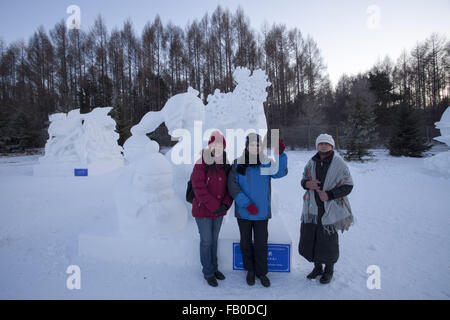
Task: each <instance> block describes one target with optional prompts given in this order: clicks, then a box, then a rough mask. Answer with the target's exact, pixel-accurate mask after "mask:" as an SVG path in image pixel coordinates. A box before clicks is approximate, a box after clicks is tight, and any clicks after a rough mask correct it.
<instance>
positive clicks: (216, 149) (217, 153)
mask: <svg viewBox="0 0 450 320" xmlns="http://www.w3.org/2000/svg"><path fill="white" fill-rule="evenodd" d="M210 148H211V152H212V153H213V154H214V157H216V158H218V157H221V156H222V155H223V145H222V144H221V143H212V144H210Z"/></svg>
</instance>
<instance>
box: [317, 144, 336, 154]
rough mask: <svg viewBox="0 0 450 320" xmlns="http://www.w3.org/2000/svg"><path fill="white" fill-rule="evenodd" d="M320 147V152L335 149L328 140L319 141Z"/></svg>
mask: <svg viewBox="0 0 450 320" xmlns="http://www.w3.org/2000/svg"><path fill="white" fill-rule="evenodd" d="M318 149H319V151H320V152H328V151H331V150H333V146H332V145H331V144H329V143H326V142H321V143H319V146H318Z"/></svg>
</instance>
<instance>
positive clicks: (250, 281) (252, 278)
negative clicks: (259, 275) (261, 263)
mask: <svg viewBox="0 0 450 320" xmlns="http://www.w3.org/2000/svg"><path fill="white" fill-rule="evenodd" d="M246 280H247V284H248V285H249V286H252V285H254V284H255V273H254V272H253V271H249V272H247V278H246Z"/></svg>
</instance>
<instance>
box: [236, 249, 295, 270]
mask: <svg viewBox="0 0 450 320" xmlns="http://www.w3.org/2000/svg"><path fill="white" fill-rule="evenodd" d="M267 266H268V270H269V271H270V272H291V245H290V244H273V243H269V244H268V245H267ZM233 270H244V262H243V261H242V253H241V246H240V245H239V243H236V242H234V243H233Z"/></svg>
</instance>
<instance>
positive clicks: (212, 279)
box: [205, 275, 219, 287]
mask: <svg viewBox="0 0 450 320" xmlns="http://www.w3.org/2000/svg"><path fill="white" fill-rule="evenodd" d="M205 279H206V282H208V284H209V285H210V286H211V287H217V286H218V285H219V284H218V283H217V280H216V277H215V276H214V275H213V276H211V277H205Z"/></svg>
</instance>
